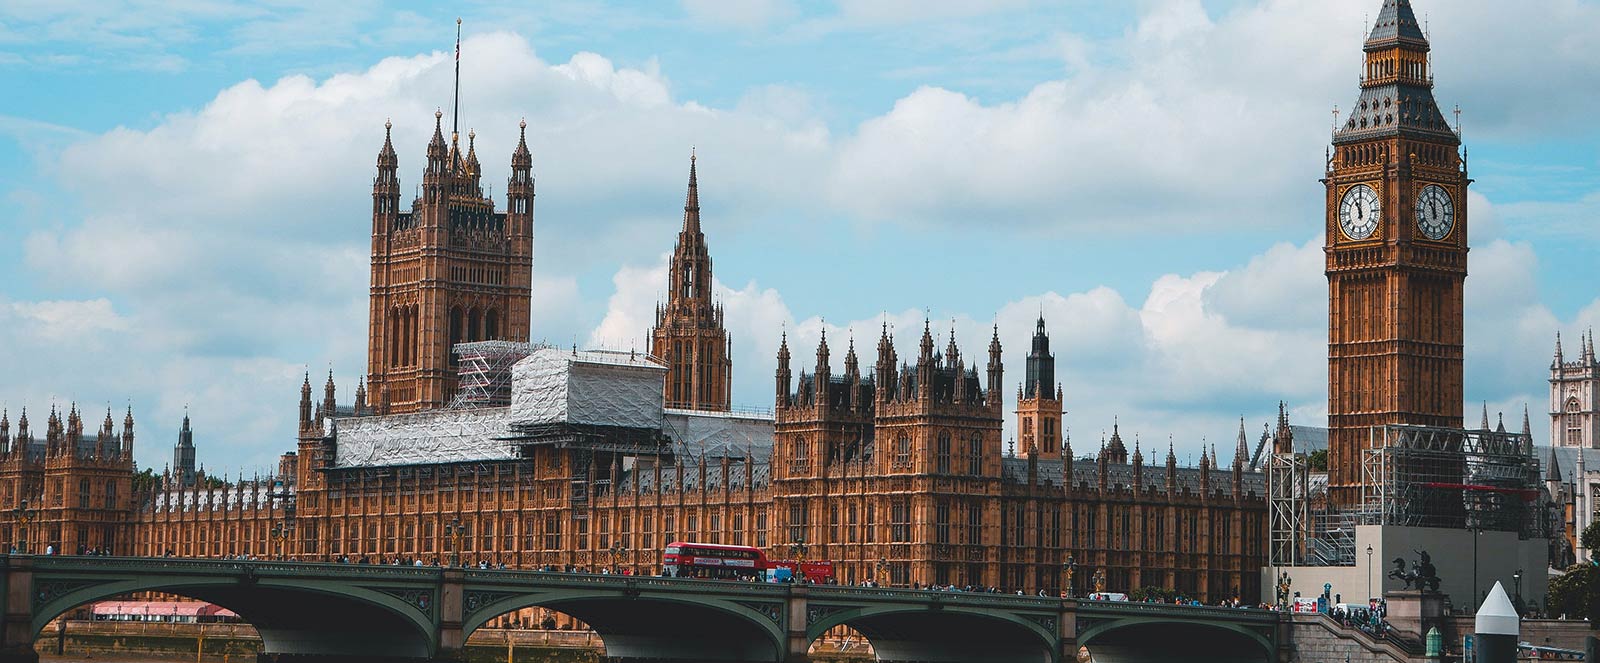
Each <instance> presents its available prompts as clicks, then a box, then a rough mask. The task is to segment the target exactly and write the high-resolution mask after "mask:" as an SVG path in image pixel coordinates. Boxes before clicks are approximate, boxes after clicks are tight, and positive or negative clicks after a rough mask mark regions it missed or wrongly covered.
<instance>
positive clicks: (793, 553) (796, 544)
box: [789, 539, 806, 562]
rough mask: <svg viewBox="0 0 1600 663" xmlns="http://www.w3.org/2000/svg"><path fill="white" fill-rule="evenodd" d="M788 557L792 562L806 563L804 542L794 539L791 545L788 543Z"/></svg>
mask: <svg viewBox="0 0 1600 663" xmlns="http://www.w3.org/2000/svg"><path fill="white" fill-rule="evenodd" d="M789 556H790V557H793V558H794V561H796V562H804V561H806V540H805V539H795V540H794V541H793V542H792V543H790V544H789Z"/></svg>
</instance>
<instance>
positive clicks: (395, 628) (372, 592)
mask: <svg viewBox="0 0 1600 663" xmlns="http://www.w3.org/2000/svg"><path fill="white" fill-rule="evenodd" d="M0 557H4V562H3V565H4V569H3V576H0V583H3V590H0V597H3V600H4V611H3V613H4V623H3V637H4V639H3V641H0V663H9V662H10V661H35V660H37V656H36V654H35V653H34V649H33V643H34V638H35V637H36V636H37V635H38V634H39V632H40V631H41V630H42V629H43V628H44V627H45V625H46V624H48V623H49V622H50V621H51V620H53V619H55V618H56V617H58V616H60V615H62V614H64V613H66V612H67V611H68V610H71V609H72V608H75V607H77V606H81V605H84V604H86V603H90V602H93V601H99V600H104V599H108V598H111V597H115V596H119V595H123V594H128V593H130V592H164V593H171V594H177V595H181V596H187V597H192V598H195V599H200V600H203V601H208V602H211V603H214V604H217V605H220V606H222V607H225V608H228V609H229V610H232V611H234V612H235V613H238V614H239V616H240V617H241V618H243V619H244V620H246V621H248V622H249V623H250V624H251V625H252V626H254V627H255V629H256V631H257V632H258V633H259V634H260V636H261V641H262V647H263V650H264V652H265V653H264V654H263V656H262V657H263V659H265V660H282V661H356V660H361V661H371V660H390V661H450V660H458V659H459V658H460V657H461V654H462V651H463V649H462V648H463V645H464V643H465V642H466V639H467V637H468V636H469V635H471V634H472V632H473V631H474V630H476V629H477V628H479V627H480V626H483V625H484V624H485V623H487V622H489V621H490V620H491V619H493V618H495V617H497V616H500V615H502V614H505V613H507V612H510V611H513V610H517V609H520V608H526V607H534V606H537V607H544V608H549V609H552V610H557V611H560V612H563V613H566V614H569V615H572V616H573V617H574V618H576V619H579V620H581V621H583V622H584V623H586V624H588V625H589V626H590V627H591V628H593V629H594V631H595V632H596V634H597V635H598V636H599V637H600V639H601V640H602V641H603V642H604V644H605V650H606V657H607V660H611V661H634V660H650V661H663V660H668V661H706V662H714V661H716V662H720V661H728V662H755V661H770V662H774V663H804V662H806V661H808V660H809V657H808V654H807V651H808V650H809V648H810V646H811V643H812V642H813V641H815V640H817V639H818V638H820V637H822V635H823V634H824V633H826V632H827V631H829V630H830V629H833V628H835V627H837V626H841V625H844V626H849V627H850V628H853V629H855V630H856V631H858V632H860V633H861V634H862V636H863V637H865V638H866V639H867V640H868V641H869V642H871V644H872V647H873V651H874V652H876V654H877V657H878V659H879V660H881V661H929V662H939V663H987V662H995V663H999V662H1004V663H1017V662H1027V661H1036V662H1039V663H1066V662H1069V661H1075V660H1076V654H1077V652H1078V649H1079V647H1088V648H1089V650H1090V651H1091V652H1092V653H1093V654H1094V657H1095V660H1096V661H1097V662H1101V663H1142V662H1144V661H1175V660H1182V661H1196V662H1202V663H1203V662H1208V661H1216V662H1219V663H1220V662H1222V661H1227V662H1228V663H1239V662H1251V661H1260V662H1262V663H1268V662H1278V661H1288V660H1290V658H1291V657H1290V656H1289V655H1288V653H1287V649H1286V648H1287V647H1288V642H1287V641H1288V640H1289V639H1290V638H1291V637H1292V636H1291V635H1290V634H1291V633H1292V624H1293V622H1292V621H1290V620H1288V619H1287V618H1286V616H1280V615H1278V614H1277V613H1273V612H1268V611H1262V610H1240V609H1228V608H1209V607H1186V606H1174V605H1164V604H1146V603H1126V602H1123V603H1111V602H1099V601H1094V602H1087V601H1085V602H1079V601H1071V600H1065V601H1063V600H1058V599H1051V598H1035V597H1027V596H1013V595H1006V594H979V593H965V592H934V591H921V590H906V589H882V588H858V587H839V586H815V585H787V584H771V583H742V582H727V581H699V580H687V579H678V578H654V577H642V576H624V575H595V574H569V573H548V572H538V571H501V570H477V569H461V568H438V567H413V566H390V565H365V564H306V563H292V562H270V561H221V560H196V559H172V558H119V557H70V556H28V555H11V556H0Z"/></svg>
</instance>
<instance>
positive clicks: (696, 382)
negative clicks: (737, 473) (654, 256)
mask: <svg viewBox="0 0 1600 663" xmlns="http://www.w3.org/2000/svg"><path fill="white" fill-rule="evenodd" d="M711 283H712V282H711V252H710V251H709V250H708V249H707V248H706V236H705V233H703V232H700V190H699V186H698V184H697V183H696V181H695V158H694V155H692V154H691V155H690V156H689V193H688V195H687V196H686V197H685V199H684V202H683V230H681V231H679V232H678V244H677V246H676V247H674V248H673V250H672V264H671V265H670V266H669V267H668V268H667V303H666V305H665V306H661V305H657V306H656V324H655V326H654V327H651V328H650V354H652V355H655V357H656V358H657V359H660V360H661V361H663V362H666V364H667V378H666V379H667V384H666V405H667V407H669V408H681V409H686V410H711V411H716V412H726V411H727V410H728V403H729V400H730V396H729V394H730V392H731V391H732V388H733V360H732V359H730V358H729V357H728V355H729V353H730V350H731V347H730V343H729V341H728V332H727V330H725V329H723V327H722V306H721V305H720V304H717V303H716V302H714V301H713V300H712V298H711V296H712V290H711Z"/></svg>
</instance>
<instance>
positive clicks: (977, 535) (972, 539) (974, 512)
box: [967, 502, 1022, 546]
mask: <svg viewBox="0 0 1600 663" xmlns="http://www.w3.org/2000/svg"><path fill="white" fill-rule="evenodd" d="M1018 524H1019V525H1020V524H1021V523H1018ZM1017 531H1018V532H1021V531H1022V529H1021V528H1020V527H1018V528H1017ZM967 545H970V546H980V545H983V504H982V503H981V502H972V503H970V504H968V505H967Z"/></svg>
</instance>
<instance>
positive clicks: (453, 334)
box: [450, 306, 461, 366]
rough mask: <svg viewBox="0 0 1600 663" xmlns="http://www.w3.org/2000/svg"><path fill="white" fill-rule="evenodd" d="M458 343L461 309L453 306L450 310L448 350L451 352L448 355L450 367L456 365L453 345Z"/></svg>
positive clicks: (459, 338)
mask: <svg viewBox="0 0 1600 663" xmlns="http://www.w3.org/2000/svg"><path fill="white" fill-rule="evenodd" d="M460 342H461V307H459V306H453V307H451V308H450V348H451V350H452V352H451V353H450V364H451V365H452V366H454V365H455V363H456V353H455V352H454V351H453V350H454V349H455V345H456V344H457V343H460Z"/></svg>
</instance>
